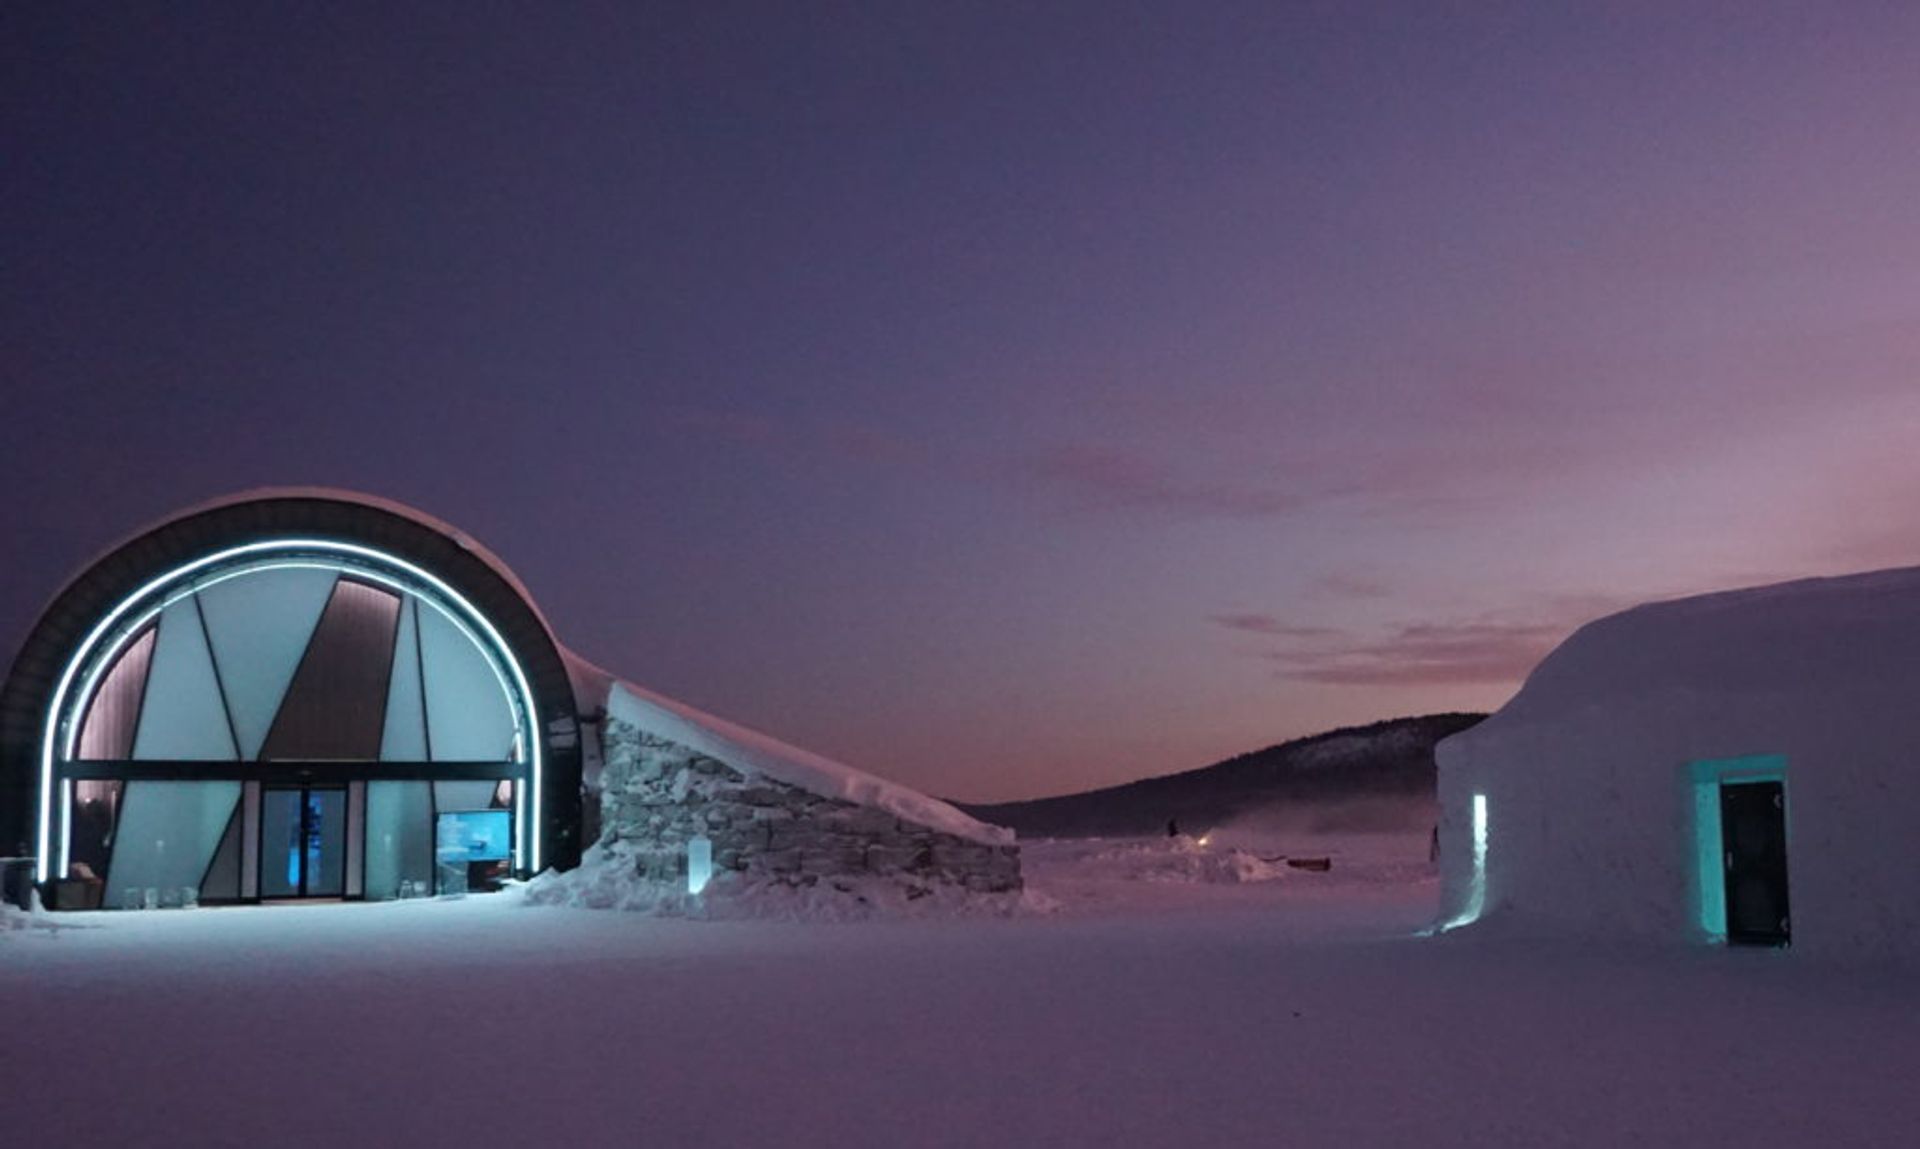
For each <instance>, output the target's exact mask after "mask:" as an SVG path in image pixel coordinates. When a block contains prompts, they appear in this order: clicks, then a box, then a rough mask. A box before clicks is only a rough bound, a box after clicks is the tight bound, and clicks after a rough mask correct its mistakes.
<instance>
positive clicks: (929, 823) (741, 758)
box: [562, 651, 1013, 845]
mask: <svg viewBox="0 0 1920 1149" xmlns="http://www.w3.org/2000/svg"><path fill="white" fill-rule="evenodd" d="M562 654H563V657H565V658H566V660H567V664H568V665H567V669H568V673H569V674H570V675H571V677H572V679H573V688H574V695H575V698H576V701H577V702H578V704H579V706H580V709H581V713H583V714H590V713H592V712H593V710H594V709H595V708H596V707H599V706H605V707H606V708H607V715H608V717H610V718H616V719H620V720H623V721H626V722H631V723H633V724H634V725H635V726H638V727H639V728H640V729H642V730H645V731H647V732H648V733H651V734H654V735H657V736H659V737H661V738H665V739H667V740H668V741H670V742H677V743H679V744H680V745H682V746H685V747H686V748H688V749H689V750H692V751H694V752H695V753H698V754H705V755H706V756H708V757H709V758H717V759H719V760H720V761H722V762H725V763H726V764H727V765H729V766H732V767H733V768H734V769H736V770H738V771H740V772H741V773H743V774H749V775H752V774H759V775H763V776H765V777H767V778H771V779H773V780H775V781H778V782H785V783H786V784H788V785H789V786H797V787H799V788H800V789H802V790H805V791H807V792H808V793H811V794H818V795H820V796H821V797H823V798H838V799H840V800H842V801H846V802H852V803H854V804H856V805H860V806H875V807H878V808H880V809H882V810H885V811H887V812H888V813H889V814H892V815H894V816H895V817H898V818H903V819H905V820H907V821H909V822H913V823H916V824H918V825H921V826H925V827H927V828H929V829H933V830H938V831H940V832H941V833H945V834H952V835H953V836H954V837H956V838H964V839H966V840H968V841H972V842H982V843H986V844H988V845H1004V844H1006V843H1009V842H1012V841H1013V831H1011V830H1008V829H1006V828H1004V827H1001V826H989V825H987V824H986V823H985V822H981V821H978V820H976V819H974V818H970V817H968V816H967V815H965V814H962V813H961V812H960V811H959V810H956V809H954V808H953V807H952V806H950V805H948V804H947V803H945V802H942V801H940V800H939V799H937V798H930V797H928V796H927V795H925V794H922V793H920V792H919V791H917V790H912V789H909V788H907V787H905V786H902V785H900V784H899V783H897V782H889V781H887V780H886V779H885V778H879V777H876V776H874V775H872V774H868V773H867V772H865V771H864V770H856V769H855V768H853V767H852V766H847V765H845V764H843V763H840V762H835V761H833V760H832V759H831V758H823V757H821V756H820V755H818V754H815V753H813V752H812V751H809V750H802V749H800V748H799V747H798V746H791V745H788V744H787V743H785V742H782V741H780V740H779V739H777V738H773V737H770V736H768V735H765V734H762V733H760V732H759V731H757V730H749V729H748V728H746V727H744V726H741V725H739V724H737V723H733V722H729V721H727V720H726V719H724V718H717V717H715V716H714V715H711V714H708V713H705V712H704V711H701V710H697V709H695V708H694V707H691V706H688V705H687V704H686V703H684V702H677V701H675V700H674V699H671V698H668V697H666V696H665V695H661V694H655V693H654V692H653V691H651V690H648V689H646V688H645V687H641V686H635V685H634V684H633V683H631V682H625V681H622V680H621V679H618V678H616V677H614V676H613V675H611V674H609V673H608V672H606V671H604V670H601V669H600V668H599V667H597V666H594V665H593V664H592V663H590V662H588V661H586V660H585V659H583V658H581V657H580V656H579V655H577V654H574V653H573V652H572V651H563V652H562Z"/></svg>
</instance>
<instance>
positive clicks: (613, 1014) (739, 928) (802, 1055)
mask: <svg viewBox="0 0 1920 1149" xmlns="http://www.w3.org/2000/svg"><path fill="white" fill-rule="evenodd" d="M1209 845H1210V847H1211V846H1213V845H1215V843H1212V842H1210V843H1209ZM1218 845H1219V847H1220V848H1222V849H1225V848H1231V845H1230V844H1229V843H1219V844H1218ZM1279 845H1281V846H1284V847H1286V848H1285V849H1276V848H1275V847H1276V844H1275V843H1272V842H1264V843H1261V842H1250V843H1241V844H1240V848H1242V849H1246V850H1249V851H1250V852H1259V851H1271V853H1272V854H1273V855H1275V856H1277V855H1278V854H1280V853H1296V854H1304V855H1313V856H1320V855H1324V856H1328V857H1331V858H1332V859H1333V868H1332V869H1331V870H1330V871H1328V872H1326V873H1313V872H1309V871H1300V870H1292V869H1287V870H1284V872H1281V873H1280V874H1279V876H1277V877H1273V878H1272V879H1271V880H1263V881H1207V880H1180V879H1179V877H1178V874H1179V873H1180V872H1181V870H1182V867H1187V868H1188V870H1189V871H1191V872H1193V873H1198V872H1200V871H1197V870H1193V868H1192V866H1191V864H1190V863H1188V862H1182V861H1180V860H1178V857H1177V854H1178V851H1179V850H1180V849H1181V847H1179V846H1178V845H1177V844H1169V843H1167V842H1166V841H1165V840H1160V841H1157V842H1146V841H1141V842H1132V843H1120V842H1106V843H1034V844H1032V845H1031V846H1030V847H1029V850H1028V855H1027V856H1028V866H1029V877H1030V881H1031V883H1032V884H1033V886H1034V887H1035V888H1036V889H1038V890H1040V891H1042V892H1044V893H1046V894H1047V896H1048V898H1050V899H1051V901H1052V902H1053V903H1055V904H1056V908H1054V909H1053V910H1052V912H1031V911H1029V912H1022V913H1018V914H1015V915H1013V916H1010V917H978V916H976V917H970V918H966V919H962V920H953V921H942V920H913V921H894V922H886V921H879V922H866V923H859V924H833V925H819V924H795V923H778V922H711V921H709V922H701V921H686V920H662V919H658V918H651V917H646V916H641V915H635V914H621V913H612V912H595V911H587V910H573V909H558V908H549V907H533V906H526V905H523V904H520V903H519V902H518V901H517V899H516V898H514V897H513V896H511V895H493V896H490V897H475V898H469V899H466V900H462V901H449V902H402V903H388V904H381V905H351V906H312V907H271V908H260V909H252V908H248V909H233V910H212V909H203V910H195V911H171V912H169V911H157V912H153V913H145V914H118V915H112V914H96V915H66V916H63V917H60V918H57V919H53V920H54V921H57V922H58V923H60V925H61V928H59V929H57V930H49V929H43V928H23V929H17V930H16V929H9V928H7V924H8V923H6V922H0V1019H3V1020H0V1025H3V1026H4V1029H3V1030H0V1032H3V1033H4V1046H3V1048H4V1049H5V1050H6V1057H5V1059H4V1062H3V1063H4V1065H5V1066H6V1068H7V1070H8V1072H7V1074H6V1078H7V1086H6V1088H5V1092H4V1098H5V1100H4V1102H0V1144H5V1145H8V1146H15V1145H17V1146H22V1147H39V1146H107V1145H140V1146H173V1145H179V1146H213V1145H234V1146H263V1145H275V1146H293V1147H298V1146H327V1147H330V1149H336V1147H338V1146H343V1145H352V1146H385V1145H415V1146H420V1145H431V1146H442V1145H447V1146H454V1145H458V1146H496V1145H498V1146H516V1147H529V1146H538V1147H544V1146H602V1145H616V1144H619V1145H637V1146H663V1147H671V1146H701V1145H712V1146H736V1145H738V1146H746V1145H778V1146H785V1147H801V1146H814V1145H819V1146H828V1145H832V1146H974V1145H1006V1146H1083V1145H1084V1146H1096V1145H1097V1146H1183V1147H1188V1146H1194V1145H1214V1146H1241V1145H1248V1146H1256V1145H1257V1146H1330V1147H1339V1146H1396V1147H1398V1146H1419V1147H1422V1149H1433V1147H1442V1146H1527V1147H1536V1146H1553V1145H1608V1146H1611V1145H1636V1146H1687V1147H1689V1149H1695V1147H1708V1146H1719V1145H1726V1146H1735V1145H1738V1146H1743V1147H1751V1146H1756V1145H1759V1146H1850V1145H1887V1146H1907V1145H1911V1144H1913V1143H1914V1130H1915V1129H1920V1089H1916V1088H1915V1087H1914V1076H1913V1075H1914V1069H1913V1067H1914V1066H1915V1065H1916V1064H1920V983H1917V982H1916V980H1915V979H1914V978H1913V977H1912V976H1911V973H1910V971H1909V972H1907V973H1898V972H1892V971H1881V972H1870V971H1860V970H1852V971H1848V970H1844V969H1840V968H1837V967H1827V966H1821V965H1816V964H1812V963H1808V962H1805V961H1802V960H1798V959H1796V958H1795V957H1794V956H1793V955H1791V954H1786V953H1777V952H1772V951H1747V952H1738V951H1737V952H1727V951H1721V950H1682V949H1652V948H1643V947H1636V946H1630V945H1624V944H1623V945H1620V946H1612V947H1595V946H1592V945H1588V946H1584V947H1576V946H1573V945H1568V944H1562V943H1553V942H1545V941H1539V940H1527V939H1517V938H1510V937H1509V938H1489V937H1484V936H1475V935H1474V934H1473V932H1471V931H1468V932H1464V933H1456V934H1451V935H1447V936H1445V937H1441V938H1420V937H1416V936H1414V933H1415V931H1416V930H1417V928H1418V927H1419V926H1421V925H1422V924H1424V922H1425V921H1426V920H1427V918H1428V917H1429V916H1430V915H1431V913H1432V910H1433V901H1434V895H1435V890H1434V884H1433V880H1432V878H1431V876H1430V874H1429V873H1428V872H1427V870H1426V868H1425V865H1424V845H1425V843H1424V839H1423V838H1422V839H1419V840H1413V839H1407V838H1403V839H1397V840H1395V839H1377V840H1368V839H1353V840H1341V841H1333V842H1326V841H1322V842H1317V843H1315V842H1296V843H1283V844H1279ZM1313 846H1317V847H1319V848H1317V849H1308V848H1302V847H1313ZM1129 874H1130V875H1132V876H1126V875H1129ZM1154 875H1158V876H1157V877H1156V876H1154ZM1169 875H1173V876H1169ZM1203 876H1204V875H1203ZM1573 893H1574V892H1573V891H1570V896H1571V895H1572V894H1573ZM1033 900H1034V901H1035V902H1036V903H1038V904H1045V902H1044V901H1043V900H1042V899H1037V898H1036V899H1033Z"/></svg>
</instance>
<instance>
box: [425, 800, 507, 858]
mask: <svg viewBox="0 0 1920 1149" xmlns="http://www.w3.org/2000/svg"><path fill="white" fill-rule="evenodd" d="M435 844H436V846H437V852H438V853H439V855H440V860H441V861H443V862H504V861H506V860H507V859H508V858H509V857H511V856H512V853H513V816H512V814H511V813H510V812H509V811H506V810H459V811H456V812H454V813H450V814H442V815H440V824H439V831H438V833H437V834H436V835H435Z"/></svg>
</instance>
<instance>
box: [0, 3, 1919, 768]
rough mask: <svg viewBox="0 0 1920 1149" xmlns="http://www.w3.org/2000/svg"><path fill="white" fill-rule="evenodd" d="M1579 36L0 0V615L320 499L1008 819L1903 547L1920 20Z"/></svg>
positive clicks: (1755, 22)
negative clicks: (188, 522)
mask: <svg viewBox="0 0 1920 1149" xmlns="http://www.w3.org/2000/svg"><path fill="white" fill-rule="evenodd" d="M483 7H484V8H485V11H482V8H483ZM1566 7H1571V6H1562V5H1536V4H1516V5H1512V6H1507V7H1506V8H1505V10H1502V7H1501V6H1496V5H1488V4H1468V5H1458V6H1454V5H1447V4H1434V3H1427V2H1419V3H1409V4H1405V5H1385V4H1377V5H1362V4H1352V3H1345V2H1337V3H1327V4H1283V3H1278V2H1275V0H1264V2H1260V3H1249V4H1244V5H1241V4H1218V5H1211V6H1207V5H1199V6H1196V5H1192V4H1167V5H1135V4H1125V3H1115V2H1112V0H1102V2H1099V3H1086V4H1065V3H1061V4H1049V5H1032V4H1011V5H1005V6H995V5H952V4H927V5H920V4H903V3H885V4H873V5H850V6H840V5H831V6H829V5H790V4H767V5H754V6H728V5H712V4H704V3H702V4H685V5H645V6H642V5H625V4H605V5H573V6H569V7H568V8H567V10H566V11H565V12H564V13H562V12H559V11H556V10H554V9H553V8H551V7H548V6H542V7H541V8H539V9H537V10H536V9H527V8H510V7H507V6H475V8H474V10H473V11H468V10H467V6H458V7H448V8H444V9H443V8H439V7H435V8H434V9H433V13H432V14H423V12H422V11H410V12H406V13H401V14H395V13H393V12H389V11H386V10H385V8H386V6H370V7H367V8H365V9H364V10H359V11H354V10H352V9H351V8H350V7H339V6H329V7H327V8H325V9H312V10H300V11H295V12H288V11H282V10H276V11H271V12H267V11H260V10H256V9H255V8H254V7H253V6H250V5H232V6H211V5H208V6H196V8H195V11H194V12H193V13H191V14H189V15H185V16H183V15H181V14H178V13H173V12H169V11H167V10H165V9H164V8H161V7H155V6H150V5H149V6H136V7H130V8H127V9H124V10H115V9H113V8H112V7H110V6H92V5H90V6H86V8H85V9H84V10H75V6H69V5H57V6H52V7H51V8H49V9H43V10H16V11H12V12H10V13H9V14H8V15H7V16H6V17H5V18H4V20H3V21H0V188H4V200H3V201H0V207H3V208H4V219H5V221H6V223H5V230H4V233H0V234H4V237H5V238H4V247H3V248H0V390H3V391H4V396H5V406H4V410H5V420H4V426H3V428H0V443H4V449H0V491H3V492H4V493H5V498H4V499H0V549H3V553H4V561H0V645H4V646H5V647H6V649H7V650H8V651H11V650H12V649H15V648H16V647H17V643H18V642H19V640H20V639H21V638H22V637H23V636H24V633H25V631H26V628H27V627H28V625H29V624H30V621H31V619H32V616H33V614H34V613H35V611H37V609H38V608H39V607H40V605H41V604H42V603H43V602H44V601H45V599H46V598H47V597H48V596H49V595H51V594H52V592H53V591H54V590H55V589H56V587H57V586H58V584H59V583H60V582H61V580H62V579H64V578H65V577H66V575H67V574H69V573H70V572H71V571H72V570H73V568H75V567H76V566H77V565H79V564H80V563H82V562H84V561H85V560H86V559H88V558H89V557H90V556H92V555H93V554H94V553H96V552H97V551H98V550H99V549H100V548H101V547H102V546H104V545H105V544H107V543H108V542H110V541H112V540H113V539H115V538H117V537H119V536H120V535H122V534H124V533H126V532H128V531H130V530H133V529H134V528H136V527H138V526H139V525H141V524H142V523H144V522H146V521H147V520H150V519H152V518H155V517H158V516H160V515H162V514H164V513H166V512H168V511H171V510H173V509H176V508H179V507H181V506H184V505H187V504H190V503H193V502H196V501H199V500H201V499H204V498H207V497H210V496H213V495H216V494H221V493H225V492H227V491H231V490H235V489H241V488H246V487H252V486H259V485H264V484H288V483H319V484H329V485H338V486H347V487H353V488H358V489H363V490H368V491H372V492H376V493H379V494H384V495H387V496H390V497H393V498H397V499H401V500H403V501H406V502H410V503H413V504H415V505H417V506H419V507H421V508H423V509H425V510H427V511H430V512H432V513H434V514H436V515H439V516H441V517H443V518H446V519H449V520H451V521H453V522H454V523H456V524H459V525H460V526H462V527H463V528H465V529H467V530H468V531H470V532H471V533H473V534H474V535H476V536H477V537H479V538H481V539H483V540H484V541H485V542H486V543H488V544H489V545H490V546H491V547H493V549H495V550H496V551H498V552H499V553H500V554H501V555H502V556H503V557H504V558H505V559H506V560H507V561H508V562H509V563H510V564H512V565H513V566H514V567H515V569H516V570H517V571H518V572H519V573H520V574H521V576H522V577H523V578H524V579H525V581H526V582H527V584H528V585H529V586H530V587H531V588H532V590H533V592H534V594H535V596H536V597H537V598H538V599H539V601H540V604H541V606H542V607H543V608H544V609H545V610H546V612H547V614H548V616H549V618H550V619H551V620H552V621H553V623H554V624H555V626H556V628H557V629H558V631H559V633H560V635H561V637H562V639H563V640H564V641H566V642H567V643H569V644H570V645H572V646H573V647H574V648H575V649H577V650H579V651H580V652H581V653H582V654H585V655H586V656H588V657H590V658H592V659H594V660H596V661H598V662H600V663H602V664H603V665H605V666H607V667H608V668H609V669H612V670H615V671H617V672H619V673H621V674H623V675H624V676H626V677H629V678H632V679H634V680H636V681H638V682H641V683H643V684H645V685H648V686H651V687H653V688H655V689H658V690H661V691H664V692H666V693H668V694H671V695H675V696H677V697H680V698H683V699H685V700H686V701H689V702H692V703H694V704H696V705H699V706H703V707H706V708H708V709H712V710H715V711H717V712H719V713H722V714H724V715H727V716H729V717H731V718H734V719H736V720H738V721H741V722H745V723H747V724H749V725H753V726H757V727H760V728H762V729H765V730H767V731H768V732H770V733H773V734H777V735H779V736H782V737H785V738H788V739H790V740H792V741H795V742H798V743H800V744H801V745H804V746H807V747H809V748H811V749H815V750H818V751H820V752H822V753H826V754H830V755H833V756H836V757H840V758H843V759H845V760H847V761H850V762H852V763H854V764H856V765H860V766H864V767H866V768H868V769H871V770H874V771H876V772H878V773H882V774H886V775H889V776H891V777H894V778H897V779H899V780H901V781H905V782H908V783H910V784H914V785H918V786H921V787H924V788H926V789H929V790H932V791H934V792H936V793H941V794H945V795H949V796H954V797H960V798H969V799H999V798H1013V797H1023V796H1028V795H1034V794H1040V793H1048V792H1061V791H1068V790H1075V789H1081V788H1084V787H1087V786H1091V785H1098V784H1105V783H1110V782H1116V781H1121V780H1125V779H1128V778H1132V777H1137V776H1140V775H1143V774H1150V773H1165V772H1168V771H1171V770H1176V769H1185V768H1189V767H1193V766H1198V765H1202V764H1205V763H1206V762H1209V761H1212V760H1213V759H1216V758H1218V757H1221V756H1224V755H1227V754H1232V753H1237V752H1239V751H1243V750H1248V749H1252V748H1254V747H1257V746H1261V745H1265V744H1267V743H1270V742H1274V741H1278V740H1280V739H1283V738H1287V737H1292V736H1295V735H1300V734H1306V733H1311V732H1313V731H1317V730H1320V729H1324V728H1327V727H1329V726H1334V725H1340V724H1346V723H1352V722H1360V721H1368V720H1371V719H1374V718H1380V717H1388V716H1392V715H1398V714H1406V713H1416V712H1423V711H1430V710H1437V709H1452V708H1466V707H1492V706H1496V705H1498V704H1499V703H1500V702H1502V701H1503V700H1504V699H1505V698H1507V697H1508V696H1509V695H1510V694H1511V693H1512V691H1513V689H1514V687H1515V686H1516V684H1517V683H1518V680H1519V678H1520V677H1521V676H1522V675H1523V674H1524V673H1525V671H1526V670H1527V669H1528V668H1529V667H1530V666H1531V664H1532V662H1533V660H1534V659H1536V658H1537V657H1538V656H1539V655H1540V654H1541V653H1542V652H1543V651H1544V650H1545V649H1547V648H1548V647H1549V646H1551V644H1552V643H1554V642H1555V641H1557V640H1558V639H1559V638H1560V637H1561V636H1562V635H1564V634H1565V633H1566V632H1567V631H1568V630H1569V629H1570V628H1571V627H1572V626H1574V625H1577V624H1578V623H1579V622H1581V621H1583V620H1585V619H1587V618H1590V617H1592V616H1594V615H1596V614H1599V613H1604V612H1606V611H1608V610H1611V609H1614V608H1616V607H1618V606H1621V605H1625V604H1628V603H1631V602H1633V601H1636V600H1638V599H1641V598H1644V597H1647V596H1651V595H1665V594H1674V593H1681V592H1689V591H1698V590H1707V589H1713V588H1717V587H1724V586H1731V585H1739V584H1743V583H1749V582H1754V581H1768V580H1772V579H1776V578H1781V577H1788V576H1792V575H1798V574H1807V573H1826V572H1838V571H1844V570H1853V569H1863V568H1868V567H1874V566H1888V565H1902V564H1908V563H1914V562H1920V526H1916V523H1917V522H1920V510H1916V507H1920V382H1917V380H1916V361H1917V360H1920V222H1917V221H1920V206H1917V205H1920V146H1916V143H1917V142H1920V67H1916V65H1915V61H1916V60H1920V13H1914V12H1913V11H1912V10H1911V9H1907V8H1906V7H1905V6H1901V5H1859V6H1843V5H1835V4H1810V5H1804V6H1791V7H1790V6H1775V5H1756V4H1751V3H1740V4H1728V5H1719V6H1715V5H1704V4H1702V5H1685V6H1679V5H1666V4H1648V5H1632V4H1607V5H1588V6H1583V7H1584V8H1585V11H1583V12H1579V13H1570V12H1567V11H1562V10H1560V9H1562V8H1566ZM1678 7H1685V8H1686V9H1687V11H1686V12H1685V13H1675V12H1672V11H1669V9H1672V8H1678ZM642 9H644V11H642ZM1547 9H1553V11H1547ZM456 12H457V13H458V15H455V14H454V13H456Z"/></svg>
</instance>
